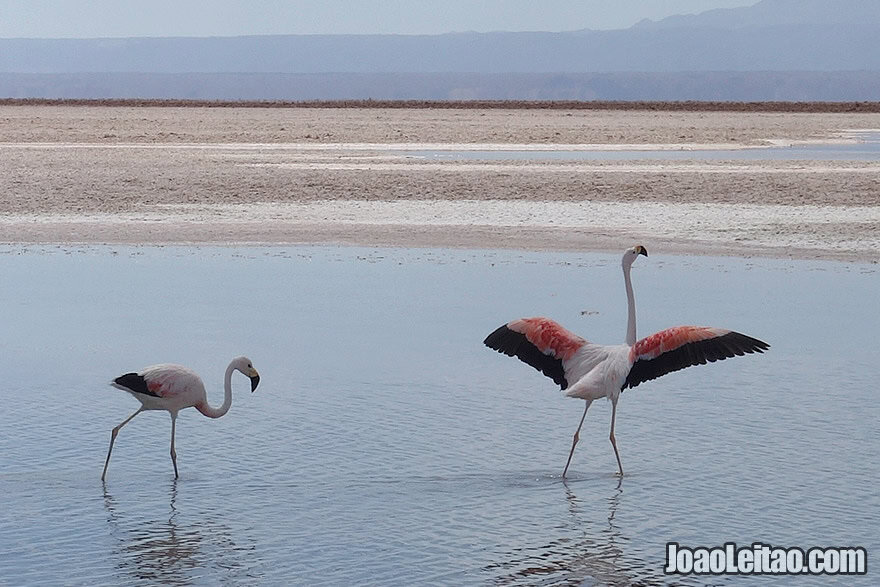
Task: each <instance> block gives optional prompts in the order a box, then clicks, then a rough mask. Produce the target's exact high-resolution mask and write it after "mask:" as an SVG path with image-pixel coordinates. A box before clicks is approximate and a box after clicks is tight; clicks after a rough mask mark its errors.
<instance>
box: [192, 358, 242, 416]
mask: <svg viewBox="0 0 880 587" xmlns="http://www.w3.org/2000/svg"><path fill="white" fill-rule="evenodd" d="M234 370H235V368H234V367H233V366H232V364H231V363H230V365H229V366H228V367H226V376H225V377H224V379H223V392H224V395H223V405H221V406H220V407H219V408H215V407H212V406H209V405H208V402H207V401H205V402H204V403H202V404H199V405H197V406H196V409H197V410H198V411H200V412H201V413H203V414H204V415H206V416H208V417H209V418H219V417H220V416H223V415H225V414H226V412H228V411H229V408H230V407H232V372H233V371H234Z"/></svg>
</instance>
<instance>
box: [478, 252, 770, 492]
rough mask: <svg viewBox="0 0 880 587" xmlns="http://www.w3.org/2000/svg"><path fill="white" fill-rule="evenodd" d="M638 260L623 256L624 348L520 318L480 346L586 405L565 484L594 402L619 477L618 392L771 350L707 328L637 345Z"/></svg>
mask: <svg viewBox="0 0 880 587" xmlns="http://www.w3.org/2000/svg"><path fill="white" fill-rule="evenodd" d="M639 255H644V256H645V257H647V256H648V251H647V250H646V249H645V247H643V246H641V245H638V246H635V247H633V248H631V249H627V250H626V251H625V252H624V253H623V260H622V266H623V280H624V284H625V286H626V298H627V302H628V306H629V308H628V309H629V317H628V320H627V328H626V344H623V345H614V346H609V345H600V344H595V343H592V342H589V341H587V340H585V339H583V338H581V337H580V336H578V335H576V334H573V333H571V332H569V331H568V330H566V329H565V328H563V327H562V326H560V325H559V324H557V323H556V322H554V321H553V320H550V319H549V318H522V319H520V320H514V321H513V322H508V323H507V324H505V325H503V326H501V327H500V328H498V329H497V330H495V331H494V332H493V333H492V334H490V335H489V336H487V337H486V340H484V341H483V343H484V344H485V345H486V346H488V347H489V348H491V349H494V350H496V351H498V352H501V353H504V354H505V355H509V356H511V357H517V358H518V359H520V360H521V361H523V362H524V363H527V364H529V365H531V366H532V367H534V368H535V369H537V370H539V371H541V372H542V373H544V375H546V376H547V377H550V378H551V379H552V380H553V381H554V382H555V383H557V384H558V385H559V386H560V387H561V388H562V389H563V390H566V395H567V396H568V397H575V398H580V399H582V400H584V401H586V403H587V405H586V407H584V415H583V416H581V421H580V424H578V427H577V430H576V431H575V433H574V439H573V440H572V443H571V451H570V452H569V453H568V461H566V463H565V469H564V470H563V472H562V476H563V478H564V477H565V475H566V473H567V472H568V467H569V465H570V464H571V457H572V455H573V454H574V448H575V446H576V445H577V443H578V438H579V437H578V435H579V433H580V431H581V427H582V426H583V424H584V419H585V418H586V417H587V410H588V409H589V408H590V404H591V403H592V402H593V401H594V400H597V399H599V398H601V397H607V398H608V399H610V400H611V434H610V437H609V438H610V440H611V446H612V447H613V448H614V456H615V457H617V467H618V474H619V475H623V465H622V464H621V462H620V452H619V451H618V450H617V440H616V439H615V438H614V420H615V417H616V416H617V400H618V399H619V398H620V392H621V391H623V390H624V389H626V388H628V387H629V388H632V387H635V386H637V385H639V384H640V383H644V382H645V381H649V380H651V379H656V378H657V377H660V376H661V375H666V374H667V373H671V372H672V371H678V370H679V369H684V368H685V367H690V366H692V365H704V364H706V363H707V362H710V363H711V362H714V361H720V360H723V359H727V358H730V357H734V356H742V355H744V354H746V353H756V352H757V353H763V352H764V351H765V350H767V349H768V348H770V345H769V344H767V343H766V342H763V341H760V340H758V339H756V338H752V337H751V336H746V335H745V334H740V333H739V332H734V331H732V330H725V329H723V328H710V327H705V326H675V327H673V328H667V329H666V330H661V331H660V332H657V333H655V334H652V335H651V336H648V337H647V338H643V339H641V340H638V341H637V340H636V307H635V297H634V295H633V288H632V280H631V279H630V271H631V269H632V264H633V262H634V261H635V260H636V258H637V257H638V256H639Z"/></svg>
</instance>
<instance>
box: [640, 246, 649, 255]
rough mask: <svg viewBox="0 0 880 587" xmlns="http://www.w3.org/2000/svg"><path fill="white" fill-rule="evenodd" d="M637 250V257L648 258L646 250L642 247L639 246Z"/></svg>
mask: <svg viewBox="0 0 880 587" xmlns="http://www.w3.org/2000/svg"><path fill="white" fill-rule="evenodd" d="M638 249H639V255H644V256H646V257H647V256H648V249H646V248H645V247H643V246H642V245H639V246H638Z"/></svg>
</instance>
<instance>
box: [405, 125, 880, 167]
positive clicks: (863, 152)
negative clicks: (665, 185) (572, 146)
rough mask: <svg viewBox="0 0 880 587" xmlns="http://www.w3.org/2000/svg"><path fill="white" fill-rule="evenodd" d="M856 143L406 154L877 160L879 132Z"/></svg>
mask: <svg viewBox="0 0 880 587" xmlns="http://www.w3.org/2000/svg"><path fill="white" fill-rule="evenodd" d="M855 138H856V139H857V140H858V142H854V143H828V144H826V143H822V144H810V145H790V146H773V147H756V148H746V149H681V150H673V149H656V150H650V149H637V150H618V149H613V150H601V149H596V150H577V151H566V150H558V151H556V150H546V151H545V150H528V151H517V150H504V149H501V150H493V151H478V150H460V151H457V150H444V151H409V152H408V153H407V154H408V156H410V157H414V158H423V159H432V160H433V159H436V160H448V159H452V160H470V159H475V160H486V161H499V160H527V161H644V160H656V161H686V160H697V161H740V160H744V161H765V160H766V161H880V133H873V132H867V133H856V134H855Z"/></svg>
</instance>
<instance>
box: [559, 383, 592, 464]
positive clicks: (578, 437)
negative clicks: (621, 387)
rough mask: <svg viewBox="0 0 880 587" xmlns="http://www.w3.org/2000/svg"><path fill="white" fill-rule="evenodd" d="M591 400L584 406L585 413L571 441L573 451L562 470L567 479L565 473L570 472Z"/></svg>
mask: <svg viewBox="0 0 880 587" xmlns="http://www.w3.org/2000/svg"><path fill="white" fill-rule="evenodd" d="M590 403H591V402H590V401H589V400H587V405H586V406H585V407H584V415H583V416H581V423H580V424H578V428H577V430H575V431H574V438H573V439H572V441H571V452H569V453H568V460H567V461H566V462H565V470H564V471H562V478H563V479H565V474H566V473H567V472H568V466H569V465H570V464H571V456H572V455H573V454H574V447H575V446H577V443H578V440H580V436H578V435H579V434H580V431H581V426H583V425H584V418H586V417H587V410H589V409H590Z"/></svg>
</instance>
